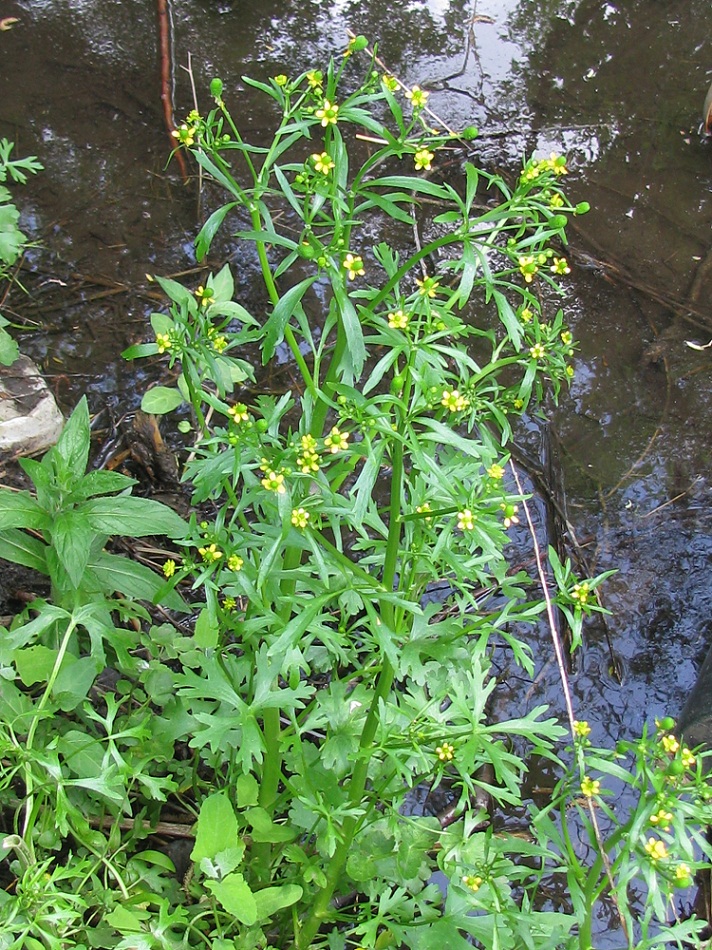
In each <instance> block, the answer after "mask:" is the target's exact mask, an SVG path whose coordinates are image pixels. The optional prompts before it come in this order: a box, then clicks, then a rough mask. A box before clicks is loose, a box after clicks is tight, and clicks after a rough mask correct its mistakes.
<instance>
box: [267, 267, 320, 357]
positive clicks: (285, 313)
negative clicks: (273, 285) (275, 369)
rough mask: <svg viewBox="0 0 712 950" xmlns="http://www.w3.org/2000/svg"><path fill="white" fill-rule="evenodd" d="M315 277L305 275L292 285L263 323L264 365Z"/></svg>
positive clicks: (282, 337) (272, 353) (279, 341)
mask: <svg viewBox="0 0 712 950" xmlns="http://www.w3.org/2000/svg"><path fill="white" fill-rule="evenodd" d="M316 279H317V275H316V274H313V275H312V276H311V277H305V278H304V280H300V281H299V283H298V284H295V285H294V287H290V288H289V290H288V291H287V292H286V293H285V294H284V296H282V297H280V299H279V300H278V301H277V303H276V305H275V308H274V310H273V311H272V313H271V315H270V317H269V319H268V320H267V322H266V323H265V325H264V345H263V347H262V364H263V365H266V364H267V363H268V362H269V361H270V360H271V359H272V357H273V356H274V351H275V350H276V348H277V346H278V345H279V344H280V343H281V342H282V340H283V339H284V328H285V327H286V326H287V324H288V323H289V320H290V318H291V317H292V316H293V314H294V311H295V310H296V308H297V307H298V306H299V305H300V304H301V301H302V298H303V297H304V294H305V293H306V292H307V290H309V288H310V287H311V285H312V284H313V283H314V281H315V280H316Z"/></svg>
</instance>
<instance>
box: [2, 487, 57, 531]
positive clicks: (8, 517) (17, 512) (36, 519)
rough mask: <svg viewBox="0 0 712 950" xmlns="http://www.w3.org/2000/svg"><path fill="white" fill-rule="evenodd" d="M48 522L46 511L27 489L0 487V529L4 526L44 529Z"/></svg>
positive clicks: (35, 529)
mask: <svg viewBox="0 0 712 950" xmlns="http://www.w3.org/2000/svg"><path fill="white" fill-rule="evenodd" d="M50 524H51V521H50V518H49V516H48V515H47V512H46V511H45V510H44V509H43V508H42V507H41V506H40V505H39V504H38V502H37V501H36V499H34V498H33V497H32V495H30V493H29V492H28V491H10V490H9V489H7V488H0V531H4V530H5V529H6V528H28V529H29V530H31V531H44V530H46V529H47V528H48V527H49V526H50Z"/></svg>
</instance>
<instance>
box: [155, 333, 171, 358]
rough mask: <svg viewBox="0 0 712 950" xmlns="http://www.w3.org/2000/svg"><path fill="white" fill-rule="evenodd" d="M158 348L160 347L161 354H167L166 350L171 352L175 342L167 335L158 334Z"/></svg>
mask: <svg viewBox="0 0 712 950" xmlns="http://www.w3.org/2000/svg"><path fill="white" fill-rule="evenodd" d="M156 346H157V347H158V352H159V353H165V352H166V350H170V348H171V347H172V346H173V341H172V340H171V338H170V336H169V335H168V334H167V333H157V334H156Z"/></svg>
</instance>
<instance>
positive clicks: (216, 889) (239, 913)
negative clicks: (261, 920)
mask: <svg viewBox="0 0 712 950" xmlns="http://www.w3.org/2000/svg"><path fill="white" fill-rule="evenodd" d="M205 886H206V887H207V888H208V890H209V891H211V892H212V893H213V894H214V896H215V898H216V900H217V901H218V902H219V903H220V904H221V905H222V906H223V908H224V909H225V910H226V911H227V912H228V914H232V916H233V917H236V918H237V920H239V921H240V923H241V924H246V925H247V926H248V927H251V926H252V925H253V924H254V923H256V922H257V920H258V916H257V904H256V903H255V898H254V896H253V894H252V891H251V890H250V888H249V886H248V885H247V883H246V881H245V879H244V877H243V876H242V874H239V873H238V872H234V873H233V874H228V876H227V877H226V878H224V879H223V880H222V881H206V882H205Z"/></svg>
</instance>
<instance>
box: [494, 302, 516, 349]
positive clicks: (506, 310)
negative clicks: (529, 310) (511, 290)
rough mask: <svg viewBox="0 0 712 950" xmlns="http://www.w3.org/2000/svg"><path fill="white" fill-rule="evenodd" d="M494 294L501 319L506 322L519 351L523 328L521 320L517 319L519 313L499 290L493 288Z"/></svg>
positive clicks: (507, 329) (506, 327)
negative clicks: (516, 312)
mask: <svg viewBox="0 0 712 950" xmlns="http://www.w3.org/2000/svg"><path fill="white" fill-rule="evenodd" d="M492 296H493V297H494V301H495V303H496V304H497V313H498V314H499V319H500V320H501V321H502V323H503V324H504V326H505V329H506V331H507V333H508V334H509V338H510V340H511V341H512V345H513V346H514V349H515V350H517V351H519V350H521V348H522V328H521V326H520V324H519V320H518V319H517V315H516V314H515V312H514V310H513V309H512V305H511V304H510V302H509V301H508V300H507V298H506V297H505V296H504V294H503V293H502V292H501V291H499V290H493V291H492Z"/></svg>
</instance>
